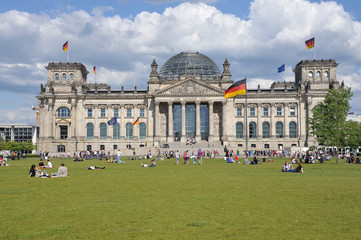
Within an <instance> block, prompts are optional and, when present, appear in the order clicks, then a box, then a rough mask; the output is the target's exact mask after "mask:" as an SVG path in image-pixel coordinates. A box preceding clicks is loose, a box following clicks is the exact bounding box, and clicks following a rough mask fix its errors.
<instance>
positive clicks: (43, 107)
mask: <svg viewBox="0 0 361 240" xmlns="http://www.w3.org/2000/svg"><path fill="white" fill-rule="evenodd" d="M337 65H338V63H336V61H335V60H331V59H330V60H305V61H300V62H299V63H298V64H297V65H296V67H295V68H294V70H293V71H294V73H295V80H294V81H292V82H274V83H273V84H272V85H271V87H270V88H262V87H261V86H258V88H257V89H247V104H246V96H245V95H241V96H236V97H234V98H228V99H225V98H224V92H225V90H226V89H227V88H228V87H229V86H231V85H232V84H233V83H234V80H233V79H232V75H231V72H230V64H229V62H228V60H227V59H226V60H225V61H224V63H223V69H222V70H220V68H219V67H218V66H217V64H216V63H215V62H214V61H213V60H212V59H210V58H209V57H207V56H205V55H203V54H201V53H198V52H182V53H179V54H177V55H175V56H173V57H171V58H170V59H169V60H168V61H166V62H165V64H164V65H163V66H162V67H161V68H160V69H159V70H158V65H157V63H156V60H153V62H152V63H151V65H150V75H149V81H148V88H147V90H138V89H137V88H136V87H134V90H125V89H124V88H123V87H122V88H121V89H120V90H112V89H111V88H110V86H109V85H107V84H104V83H97V84H93V83H88V82H87V74H88V73H89V72H88V71H87V69H86V68H85V66H84V65H83V64H81V63H69V62H67V63H53V62H52V63H49V64H48V66H46V69H47V70H48V79H47V82H46V83H45V86H44V85H43V84H41V91H40V94H39V96H37V99H38V101H39V109H40V115H39V116H38V121H39V127H40V134H39V141H38V151H49V152H51V153H53V154H57V153H62V152H77V151H83V150H105V151H110V152H111V153H114V152H116V151H117V149H121V151H122V152H123V153H127V151H133V150H134V149H135V151H136V152H137V154H138V153H142V152H146V151H149V150H151V151H153V152H156V151H157V149H158V148H160V147H162V146H163V144H165V143H167V144H169V145H170V146H172V147H177V146H185V144H186V142H187V139H193V140H195V141H196V142H197V144H203V145H202V146H209V147H212V146H220V147H223V146H227V147H228V148H229V149H234V150H236V149H237V150H240V151H243V150H245V149H246V133H247V134H248V149H249V150H265V149H268V150H271V149H272V150H273V149H290V148H291V147H305V146H312V145H313V144H314V143H315V139H314V137H313V136H312V135H310V134H309V131H308V130H307V123H306V119H307V118H308V117H309V116H310V114H311V109H312V108H314V107H315V106H316V105H317V104H318V103H319V102H321V101H323V99H324V97H325V96H326V94H327V93H328V91H329V89H330V88H332V87H335V88H338V86H339V83H338V81H337V79H336V67H337ZM237 80H239V79H237ZM246 107H247V111H245V110H246V109H245V108H246ZM246 112H247V115H248V116H247V121H246V116H245V113H246ZM113 117H117V123H116V124H114V125H108V124H107V122H108V121H109V120H110V119H111V118H113ZM138 118H139V124H135V125H133V123H134V122H135V121H136V120H137V119H138ZM246 128H247V129H246ZM204 144H206V145H204ZM196 146H197V145H196ZM129 148H130V149H129ZM127 149H129V150H127ZM174 150H176V149H174Z"/></svg>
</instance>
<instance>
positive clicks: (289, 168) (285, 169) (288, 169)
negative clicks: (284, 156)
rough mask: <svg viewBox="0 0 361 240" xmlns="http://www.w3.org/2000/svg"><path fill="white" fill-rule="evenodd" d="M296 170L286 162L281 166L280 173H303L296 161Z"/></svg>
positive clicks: (300, 165)
mask: <svg viewBox="0 0 361 240" xmlns="http://www.w3.org/2000/svg"><path fill="white" fill-rule="evenodd" d="M296 164H297V168H296V169H293V166H292V164H291V163H290V162H288V161H286V162H285V164H284V165H283V166H282V172H298V173H303V167H302V164H301V163H300V162H298V161H296Z"/></svg>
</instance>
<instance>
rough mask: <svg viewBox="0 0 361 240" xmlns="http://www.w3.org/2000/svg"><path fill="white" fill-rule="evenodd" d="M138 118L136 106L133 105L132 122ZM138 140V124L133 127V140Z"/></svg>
mask: <svg viewBox="0 0 361 240" xmlns="http://www.w3.org/2000/svg"><path fill="white" fill-rule="evenodd" d="M138 117H139V113H138V108H137V104H133V122H134V121H136V120H137V119H138ZM138 138H139V124H137V125H134V126H133V139H138Z"/></svg>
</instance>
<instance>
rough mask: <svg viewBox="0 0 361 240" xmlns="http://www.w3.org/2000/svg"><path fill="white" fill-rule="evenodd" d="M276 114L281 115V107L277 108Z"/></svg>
mask: <svg viewBox="0 0 361 240" xmlns="http://www.w3.org/2000/svg"><path fill="white" fill-rule="evenodd" d="M277 116H282V108H280V107H278V108H277Z"/></svg>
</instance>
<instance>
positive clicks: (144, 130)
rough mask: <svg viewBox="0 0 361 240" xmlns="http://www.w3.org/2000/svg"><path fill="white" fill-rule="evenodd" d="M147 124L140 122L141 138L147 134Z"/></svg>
mask: <svg viewBox="0 0 361 240" xmlns="http://www.w3.org/2000/svg"><path fill="white" fill-rule="evenodd" d="M146 130H147V125H145V123H140V124H139V138H140V139H144V138H145V137H146V136H147V132H146Z"/></svg>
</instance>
